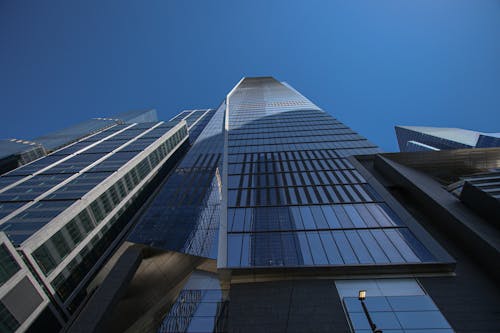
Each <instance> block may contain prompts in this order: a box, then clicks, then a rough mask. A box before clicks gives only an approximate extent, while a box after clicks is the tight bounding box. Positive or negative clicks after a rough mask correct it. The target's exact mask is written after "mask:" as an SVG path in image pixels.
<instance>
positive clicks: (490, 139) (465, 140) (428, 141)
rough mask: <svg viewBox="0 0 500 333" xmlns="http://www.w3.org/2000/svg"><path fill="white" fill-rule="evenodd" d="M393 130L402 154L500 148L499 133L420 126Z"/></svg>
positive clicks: (399, 127)
mask: <svg viewBox="0 0 500 333" xmlns="http://www.w3.org/2000/svg"><path fill="white" fill-rule="evenodd" d="M395 129H396V136H397V139H398V144H399V150H400V151H402V152H416V151H438V150H447V149H462V148H488V147H500V133H482V132H476V131H470V130H466V129H462V128H445V127H422V126H396V127H395Z"/></svg>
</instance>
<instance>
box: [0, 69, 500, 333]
mask: <svg viewBox="0 0 500 333" xmlns="http://www.w3.org/2000/svg"><path fill="white" fill-rule="evenodd" d="M167 124H168V126H171V128H179V131H181V129H182V128H184V129H187V130H186V131H185V135H182V136H181V137H182V140H184V141H183V142H184V143H182V144H181V145H182V146H183V147H185V150H186V153H185V155H182V156H183V157H182V159H181V156H180V155H179V157H178V158H174V159H168V158H167V160H168V161H172V162H171V163H169V162H167V163H169V167H168V168H166V169H165V170H168V171H165V172H164V173H162V174H159V175H158V177H157V178H155V180H154V181H150V182H149V183H150V184H152V185H151V186H150V187H148V188H145V189H144V190H143V191H142V192H141V193H142V194H143V195H142V196H141V198H142V200H140V201H138V203H137V205H136V206H137V207H136V208H137V209H135V210H134V211H131V212H128V213H127V214H126V218H125V219H124V220H125V221H126V222H123V223H124V224H126V225H127V226H130V228H125V229H122V231H121V232H123V237H120V239H124V240H125V241H124V242H122V243H121V245H118V241H117V244H116V246H113V250H114V249H116V251H115V253H114V255H113V256H112V257H111V258H110V259H109V261H108V262H107V263H106V265H105V266H104V268H102V269H101V270H100V272H99V273H98V274H97V277H98V278H95V279H94V280H93V281H92V282H91V284H90V286H89V287H88V288H87V289H86V291H85V292H84V293H83V296H82V298H81V299H80V303H79V304H81V305H80V306H79V307H77V308H73V310H72V313H68V314H70V315H71V317H70V318H68V319H67V321H66V323H65V327H64V329H65V330H66V331H67V332H86V333H88V332H161V333H164V332H360V333H366V332H373V331H375V330H376V329H382V330H383V331H384V332H393V333H394V332H405V333H406V332H407V333H417V332H434V333H435V332H439V333H450V332H454V329H456V331H460V332H480V331H484V332H486V331H488V330H490V331H495V330H498V329H500V327H499V324H498V323H499V322H500V318H498V317H499V316H498V313H497V312H495V311H496V309H497V307H496V303H495V299H496V297H497V296H498V294H499V292H498V286H496V285H495V282H494V281H495V279H496V278H498V276H497V269H496V268H494V267H485V266H487V263H488V262H496V260H497V259H498V254H499V251H498V249H499V246H498V239H500V238H497V237H496V236H497V235H498V230H496V229H495V227H494V226H493V227H492V226H491V225H489V224H488V227H487V226H486V225H485V223H490V222H487V221H484V220H483V218H482V217H480V216H477V217H474V218H473V220H471V221H472V222H473V225H471V224H468V223H469V222H468V220H467V218H465V219H464V218H463V216H469V215H464V214H469V213H467V212H465V211H466V210H467V208H466V207H461V208H457V207H456V206H457V203H456V202H452V200H457V199H456V197H455V196H454V195H453V194H452V193H451V192H453V191H454V190H456V188H454V189H450V192H448V191H445V192H446V193H447V194H448V195H449V196H446V195H444V194H443V193H442V188H441V189H440V190H439V189H438V187H439V186H441V185H440V184H441V183H440V181H437V182H433V181H431V180H429V179H427V178H425V177H420V178H418V177H416V176H415V177H416V178H415V177H413V175H414V174H413V172H420V171H419V170H420V169H419V170H417V171H411V170H410V171H409V170H408V169H407V168H410V167H413V166H412V165H411V163H407V164H405V165H403V166H395V164H394V163H392V162H391V161H388V159H392V160H393V161H398V162H401V159H403V160H404V159H405V156H402V157H394V156H392V155H391V156H387V155H385V154H383V153H382V152H381V151H380V150H379V149H378V148H377V147H376V146H375V145H374V144H372V143H370V142H369V141H368V140H366V139H365V138H364V137H362V136H360V135H359V134H357V133H355V132H354V131H353V130H352V129H350V128H349V127H347V126H346V125H344V124H343V123H342V122H340V121H339V120H337V119H335V118H333V117H332V116H331V115H330V114H328V113H326V112H325V111H323V110H321V109H320V108H319V107H318V106H316V105H315V104H314V103H312V102H311V101H309V100H308V99H307V98H306V97H304V96H302V95H301V94H300V93H299V92H298V91H296V90H295V89H293V88H292V87H291V86H290V85H288V84H286V83H284V82H279V81H277V80H275V79H274V78H271V77H257V78H243V79H242V80H241V81H240V82H239V83H238V84H237V85H236V86H235V87H234V88H233V89H232V90H231V91H230V92H229V93H228V95H227V96H226V98H225V99H224V100H223V102H222V103H221V104H220V105H219V107H218V108H216V109H207V110H194V111H185V112H182V113H180V114H179V115H178V116H176V117H174V118H172V119H171V120H170V121H169V122H168V123H167ZM116 126H120V125H116ZM134 126H137V125H132V127H131V129H132V128H133V127H134ZM139 126H146V125H139ZM155 126H166V125H155ZM170 131H171V130H170ZM167 133H171V132H167ZM165 135H166V134H165ZM167 136H168V135H167ZM188 137H189V139H188ZM155 142H156V141H155ZM179 144H180V143H179ZM75 145H76V144H75ZM184 145H185V146H184ZM70 147H71V146H70ZM470 152H471V153H473V151H470ZM56 153H57V152H56ZM56 153H54V154H53V155H55V154H56ZM438 153H441V152H438ZM50 156H52V155H49V156H48V157H50ZM141 156H142V155H141ZM419 156H420V155H419ZM421 156H423V155H421ZM443 156H444V155H443ZM483 157H484V159H483V160H481V158H479V159H478V163H477V165H476V167H475V168H472V169H471V170H473V171H474V172H475V171H477V170H480V171H485V170H489V169H490V168H493V167H495V165H496V164H495V162H494V161H492V159H495V158H496V159H497V160H498V156H497V155H496V153H488V155H487V156H486V155H484V156H483ZM446 158H447V156H444V157H443V159H444V160H443V161H442V163H441V164H439V163H438V164H439V165H438V166H437V167H435V169H436V170H437V172H436V173H435V174H436V175H438V176H440V177H443V179H447V180H454V179H456V174H455V172H456V170H454V169H453V168H451V171H450V170H447V171H446V173H444V172H443V173H440V171H441V170H442V169H441V167H442V166H443V165H445V164H446V163H450V162H449V161H448V162H447V161H446ZM407 159H410V157H407ZM429 159H431V160H432V157H429V158H427V159H426V160H429ZM132 160H133V159H132ZM177 160H179V162H178V163H177ZM464 161H470V159H468V158H467V157H465V158H464ZM485 161H488V163H485ZM35 163H36V162H35ZM464 163H466V162H464ZM156 164H157V163H154V162H153V163H151V165H156ZM486 164H487V165H488V166H487V167H486V169H484V167H485V165H486ZM29 165H31V164H29ZM29 165H28V166H29ZM479 166H481V168H480V167H479ZM497 167H498V166H497ZM420 168H421V169H422V170H427V166H425V165H424V166H421V167H420ZM430 168H431V169H432V168H433V166H430ZM21 169H22V168H21ZM19 170H20V169H19ZM410 173H411V176H412V177H409V176H408V175H410ZM450 173H451V174H450ZM467 174H469V173H467ZM483 189H484V188H483V187H480V190H483ZM405 191H408V193H407V192H405ZM54 192H57V189H56V190H55V191H54ZM51 193H52V192H51ZM435 193H437V196H434V194H435ZM450 196H451V197H450ZM443 198H444V199H443ZM443 200H444V201H443ZM464 202H465V201H464ZM422 204H425V205H429V206H430V207H431V208H430V209H426V208H425V209H424V208H421V207H419V205H422ZM91 208H92V207H91ZM90 212H91V213H93V214H94V212H93V211H92V210H90ZM72 214H73V213H72ZM75 214H76V212H75ZM124 214H125V213H124ZM94 215H95V214H94ZM108 216H109V218H110V219H112V218H113V216H115V215H114V214H113V212H111V213H109V215H108ZM441 219H443V221H450V223H451V224H450V225H451V226H453V228H451V230H447V231H446V226H447V225H448V222H441ZM0 223H1V221H0ZM51 223H52V222H51ZM435 223H436V224H439V225H440V226H441V227H442V228H444V230H445V233H446V232H449V233H450V236H449V237H447V236H446V235H444V236H443V232H442V231H439V230H438V231H437V230H436V228H435V225H434V224H435ZM52 224H54V223H52ZM2 225H3V224H2ZM49 225H50V224H49ZM455 228H456V230H455ZM467 228H469V229H467ZM468 230H472V231H474V232H473V233H468ZM485 230H487V231H488V232H487V235H485ZM495 230H496V231H495ZM456 235H458V236H456ZM466 235H471V237H472V239H471V240H470V243H471V244H467V246H464V247H462V246H461V242H464V241H467V239H466ZM11 237H12V236H11ZM116 239H118V238H116ZM6 249H7V250H9V251H10V253H11V256H12V257H15V258H16V259H17V261H16V263H11V264H10V266H8V267H9V271H13V268H12V267H16V264H17V265H22V264H23V262H26V261H27V259H30V258H31V257H29V256H28V258H27V259H24V260H22V258H19V256H16V255H15V253H13V252H12V251H13V247H12V245H11V244H10V243H8V244H7V246H6ZM16 250H17V252H18V253H19V252H21V251H22V248H19V246H18V248H17V249H16ZM55 250H57V247H56V248H55ZM113 250H110V252H111V251H113ZM477 255H482V256H484V260H474V259H472V258H471V257H470V256H477ZM94 258H98V257H94ZM68 261H69V260H68ZM28 262H30V261H29V260H28ZM492 266H494V265H492ZM68 267H69V269H71V267H73V266H72V265H69V266H68ZM99 267H101V266H99ZM29 268H30V267H27V268H26V269H25V271H26V272H27V271H28V270H29ZM35 268H36V266H35ZM36 273H38V272H36ZM42 273H43V272H42ZM96 273H97V272H96ZM27 274H28V273H27ZM38 275H40V274H35V275H34V276H31V275H30V277H31V278H32V280H34V279H36V278H37V276H38ZM41 278H42V279H43V276H42V277H41ZM453 288H458V289H459V290H456V291H454V290H453ZM39 289H41V290H39V291H40V298H43V297H46V298H47V299H44V302H45V304H49V303H50V302H53V300H52V299H51V297H55V296H53V293H51V292H50V290H49V291H47V290H43V288H39ZM1 290H2V289H0V292H1ZM360 291H364V294H363V293H360ZM76 292H77V291H76V289H75V290H74V291H73V293H76ZM1 295H2V294H1V293H0V299H1V300H2V302H3V298H1ZM468 301H470V302H471V304H470V305H469V304H468V303H467V302H468ZM8 304H10V308H9V307H7V310H8V312H6V313H7V314H8V313H10V317H9V316H8V315H6V316H5V317H4V318H5V319H3V320H5V322H7V323H11V322H12V318H14V319H15V318H17V317H16V313H14V312H13V309H16V306H15V305H16V304H14V305H13V304H12V303H8ZM50 304H51V303H50ZM63 306H66V304H63ZM61 308H63V307H61ZM70 310H71V309H67V310H66V311H68V312H69V311H70ZM4 312H5V311H4ZM17 316H19V315H17ZM461 317H463V318H467V321H466V322H464V321H462V320H461ZM39 318H40V317H39ZM18 330H19V331H22V329H20V328H19V329H18Z"/></svg>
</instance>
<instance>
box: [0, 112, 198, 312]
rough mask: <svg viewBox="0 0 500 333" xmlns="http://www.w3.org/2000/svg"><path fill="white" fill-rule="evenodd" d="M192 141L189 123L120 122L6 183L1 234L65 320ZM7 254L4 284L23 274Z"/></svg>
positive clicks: (0, 180) (1, 184)
mask: <svg viewBox="0 0 500 333" xmlns="http://www.w3.org/2000/svg"><path fill="white" fill-rule="evenodd" d="M187 138H188V127H187V123H186V122H184V121H182V122H169V123H163V122H156V123H152V122H148V123H140V124H138V123H133V124H116V123H114V125H113V126H112V127H109V128H107V129H104V130H102V131H98V132H96V133H95V134H93V135H91V136H87V137H85V138H83V139H81V140H80V141H77V142H75V143H73V144H71V145H68V146H65V147H63V148H61V149H59V150H56V151H55V152H53V153H51V154H50V155H48V156H46V157H43V158H41V159H38V160H36V161H34V162H32V163H29V164H27V165H24V166H22V167H20V168H17V169H15V170H13V171H11V172H9V173H7V174H5V175H2V176H1V177H0V231H2V232H3V233H5V234H6V235H7V237H8V239H9V240H10V241H11V242H12V243H13V244H14V245H15V246H16V247H17V249H18V251H20V252H21V253H23V255H25V256H26V257H27V258H29V259H30V261H31V263H32V265H33V266H34V269H33V273H35V274H38V278H39V280H40V281H43V283H44V284H45V286H47V288H46V289H47V291H48V292H50V293H52V296H53V297H54V299H56V300H57V302H58V303H59V304H58V305H59V306H60V307H61V308H62V309H63V311H64V312H65V313H66V314H71V313H73V311H74V310H76V309H77V308H78V306H79V304H80V302H81V301H82V300H83V298H84V297H85V295H86V293H87V292H86V289H85V286H86V283H87V282H88V281H89V279H90V278H91V277H92V276H93V275H94V274H95V273H96V268H98V266H99V265H100V264H102V262H103V260H104V259H105V255H106V254H107V253H109V250H110V249H111V245H113V244H114V243H116V241H117V240H118V239H119V237H118V236H120V235H123V234H124V232H126V231H127V229H128V228H129V227H130V218H125V217H124V213H125V212H127V211H128V210H127V209H128V208H129V207H131V206H133V205H134V204H135V202H136V201H137V198H138V197H139V196H140V195H141V194H142V192H141V191H143V190H144V189H145V188H146V186H147V185H148V183H149V182H150V181H151V179H153V177H154V176H155V175H156V174H157V173H158V172H159V170H160V168H162V167H163V166H165V167H166V168H171V167H172V166H173V165H174V163H175V162H176V161H175V162H172V163H170V162H168V161H169V159H170V158H171V157H172V156H174V157H175V158H179V155H178V154H177V153H178V152H179V151H182V153H184V151H185V147H186V145H188V142H187ZM183 147H184V148H183ZM134 209H137V208H134ZM1 250H2V248H0V257H1V258H0V260H1V261H2V267H1V269H0V273H1V274H0V277H1V280H0V281H1V282H0V283H3V280H5V279H8V278H9V276H11V275H12V274H14V273H15V269H16V267H17V270H19V267H18V266H16V265H9V263H10V262H13V263H14V264H15V261H12V260H10V261H9V257H7V256H3V255H2V251H1ZM7 254H8V253H7ZM11 259H13V258H11Z"/></svg>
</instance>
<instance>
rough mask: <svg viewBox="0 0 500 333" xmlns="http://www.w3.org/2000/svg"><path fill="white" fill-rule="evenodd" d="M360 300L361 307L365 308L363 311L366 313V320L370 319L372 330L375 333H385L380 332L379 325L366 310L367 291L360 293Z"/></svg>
mask: <svg viewBox="0 0 500 333" xmlns="http://www.w3.org/2000/svg"><path fill="white" fill-rule="evenodd" d="M358 299H359V301H360V302H361V306H362V307H363V311H364V312H365V316H366V319H368V323H369V324H370V328H371V329H372V332H373V333H383V332H382V330H379V329H378V328H377V325H375V323H374V322H373V320H372V317H370V314H369V313H368V309H367V308H366V304H365V299H366V290H360V291H359V293H358Z"/></svg>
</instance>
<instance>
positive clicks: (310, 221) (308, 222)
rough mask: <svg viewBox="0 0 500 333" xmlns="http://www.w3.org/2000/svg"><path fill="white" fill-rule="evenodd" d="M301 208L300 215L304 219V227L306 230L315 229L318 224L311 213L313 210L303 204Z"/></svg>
mask: <svg viewBox="0 0 500 333" xmlns="http://www.w3.org/2000/svg"><path fill="white" fill-rule="evenodd" d="M299 209H300V215H301V216H302V221H303V222H304V227H305V229H306V230H315V229H316V224H315V223H314V218H313V216H312V214H311V210H310V208H309V207H308V206H302V207H300V208H299Z"/></svg>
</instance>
